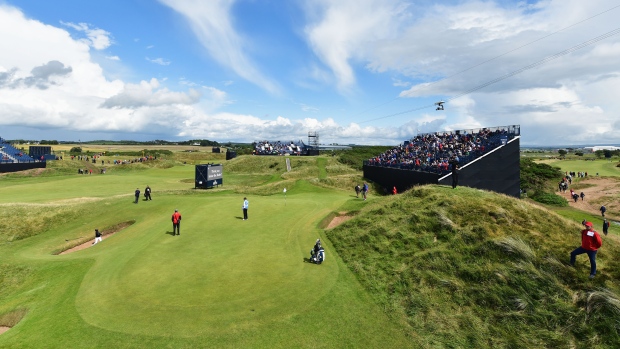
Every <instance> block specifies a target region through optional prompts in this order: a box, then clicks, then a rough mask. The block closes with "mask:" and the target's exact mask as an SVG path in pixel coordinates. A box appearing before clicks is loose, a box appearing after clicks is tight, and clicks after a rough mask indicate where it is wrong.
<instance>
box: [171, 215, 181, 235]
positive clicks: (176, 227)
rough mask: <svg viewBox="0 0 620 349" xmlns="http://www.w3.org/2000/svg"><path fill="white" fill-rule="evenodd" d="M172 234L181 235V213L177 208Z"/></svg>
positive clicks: (173, 219) (173, 217) (173, 218)
mask: <svg viewBox="0 0 620 349" xmlns="http://www.w3.org/2000/svg"><path fill="white" fill-rule="evenodd" d="M172 235H181V214H180V213H179V210H176V209H175V210H174V213H173V214H172Z"/></svg>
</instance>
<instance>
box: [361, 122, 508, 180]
mask: <svg viewBox="0 0 620 349" xmlns="http://www.w3.org/2000/svg"><path fill="white" fill-rule="evenodd" d="M517 132H518V131H517ZM516 135H518V134H517V133H515V131H512V132H510V131H508V130H507V129H506V128H501V127H498V128H483V129H480V130H476V132H472V130H469V131H467V130H464V131H446V132H434V133H426V134H419V135H417V136H416V137H414V138H412V139H411V140H409V141H405V142H404V143H403V144H401V145H398V146H396V147H394V148H392V149H390V150H388V151H386V152H385V153H383V154H380V155H377V156H376V157H373V158H371V159H368V161H366V162H365V164H366V165H370V166H382V167H394V168H401V169H409V170H417V171H424V172H435V173H441V174H444V173H448V172H449V171H450V168H449V162H450V159H451V158H452V157H453V156H454V157H455V159H456V161H458V163H459V166H463V165H465V164H466V163H468V162H470V161H472V160H474V159H476V158H478V157H480V156H481V155H483V154H485V153H486V152H489V151H491V150H493V149H495V148H497V147H498V146H500V145H502V143H504V144H505V143H506V142H507V141H508V140H509V139H512V138H514V136H516Z"/></svg>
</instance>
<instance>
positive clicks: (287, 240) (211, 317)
mask: <svg viewBox="0 0 620 349" xmlns="http://www.w3.org/2000/svg"><path fill="white" fill-rule="evenodd" d="M332 196H333V197H332V198H329V199H328V200H326V198H325V197H324V195H321V196H316V195H314V199H313V198H312V197H313V196H312V195H303V196H292V197H289V198H287V201H286V206H285V202H284V200H283V198H282V197H279V196H278V197H256V198H250V210H249V218H250V219H249V220H247V221H243V220H242V219H240V218H241V202H242V198H241V197H240V196H239V195H235V196H230V195H226V196H224V195H222V196H215V197H205V196H188V197H185V198H184V203H183V206H184V207H185V209H183V210H180V211H181V213H182V214H183V220H182V222H181V235H180V236H172V235H171V234H170V233H169V232H171V228H172V227H171V223H170V219H169V217H168V216H169V215H170V214H171V212H153V213H152V216H153V219H151V220H148V221H145V222H136V224H134V225H133V226H132V227H131V228H128V229H127V232H124V234H128V235H131V236H132V237H131V239H129V240H127V239H124V241H123V242H122V243H123V244H124V245H123V246H117V245H112V244H109V245H112V246H103V244H101V245H99V246H96V247H95V248H93V249H92V250H93V251H90V252H94V251H95V249H99V250H102V249H104V248H106V249H107V250H108V251H106V253H98V256H97V262H96V264H95V265H94V266H93V267H92V268H91V269H90V271H89V272H88V273H87V274H86V276H85V277H84V280H83V282H82V285H81V287H80V290H79V293H78V296H77V299H76V306H77V309H78V311H79V313H80V315H81V316H82V317H83V318H84V320H86V321H87V322H88V323H90V324H92V325H95V326H97V327H101V328H105V329H108V330H112V331H119V332H125V333H134V334H148V335H154V334H157V335H174V336H198V335H202V334H205V332H215V331H218V332H220V331H226V330H233V329H239V328H247V327H250V328H251V327H257V326H265V325H268V324H269V323H272V322H274V321H278V320H281V319H285V318H290V317H293V316H296V315H299V314H300V313H303V312H304V311H305V310H306V309H307V308H309V307H312V306H314V304H315V303H316V302H317V301H318V300H319V299H321V298H322V297H323V296H324V295H325V294H326V293H328V292H329V291H330V289H331V288H332V286H333V285H334V283H335V281H336V280H337V278H338V273H339V269H338V264H337V263H334V262H332V263H324V264H323V265H321V266H317V265H314V264H310V263H306V262H304V258H307V257H308V256H307V254H308V252H309V250H310V248H311V247H312V244H313V242H314V240H315V239H316V237H317V231H316V230H317V229H316V227H314V226H306V224H305V222H312V221H317V220H318V219H319V218H320V217H322V216H325V215H326V214H327V213H328V212H329V209H330V207H326V205H325V202H329V201H331V202H332V204H333V205H334V206H336V207H337V206H338V205H341V204H342V203H343V202H344V200H346V199H347V198H346V197H343V196H342V195H334V194H332ZM170 199H172V198H170ZM330 199H331V200H330ZM141 204H142V203H141ZM148 204H150V203H148ZM148 204H147V203H144V204H143V205H144V206H146V205H148ZM138 206H140V205H138ZM210 218H217V219H210ZM112 241H113V240H112V239H108V240H107V241H106V242H110V243H111V242H112ZM328 253H329V249H328ZM328 258H329V256H328ZM283 302H285V303H286V306H283Z"/></svg>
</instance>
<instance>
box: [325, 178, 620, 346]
mask: <svg viewBox="0 0 620 349" xmlns="http://www.w3.org/2000/svg"><path fill="white" fill-rule="evenodd" d="M461 189H462V190H460V191H459V192H458V193H454V192H453V191H449V190H447V189H445V188H442V187H436V186H425V187H420V188H415V189H412V190H411V191H408V192H406V193H404V194H402V195H398V196H391V197H384V198H382V199H381V200H378V201H376V202H375V203H373V204H372V205H369V206H368V207H366V208H364V209H363V210H362V211H361V212H360V214H358V215H356V217H355V218H353V219H351V220H349V221H347V222H345V223H343V224H342V225H341V226H339V227H337V228H334V229H333V230H330V231H329V232H327V234H328V236H329V238H330V240H331V241H332V242H333V244H334V246H335V248H336V249H337V250H338V254H339V255H340V256H341V257H342V258H343V259H344V261H345V262H346V263H347V264H348V266H349V268H350V269H351V270H352V271H353V272H354V273H355V274H356V275H357V276H358V278H359V280H360V281H361V282H362V283H363V284H364V285H365V286H366V288H367V289H368V290H369V291H370V292H371V293H372V294H373V295H374V297H375V299H376V301H378V302H380V303H381V304H382V305H383V307H384V308H385V309H386V312H387V313H389V314H392V316H393V318H394V319H395V320H398V321H402V322H404V323H406V324H407V326H408V328H409V331H411V336H416V337H418V338H420V340H421V342H422V343H423V344H422V345H421V346H422V347H435V346H436V345H438V344H439V343H441V344H440V346H441V347H458V348H465V347H471V348H474V347H475V348H512V347H515V348H516V347H519V348H550V347H571V346H574V343H590V344H592V345H594V346H601V347H609V348H611V347H618V346H620V337H618V336H617V330H614V329H616V327H617V325H618V323H619V321H620V313H618V312H617V311H616V310H617V309H618V308H617V307H616V305H617V304H618V303H617V302H616V300H617V299H618V287H617V286H616V284H615V283H614V282H613V280H616V279H617V278H618V277H619V276H620V273H619V272H618V267H620V265H619V264H620V263H619V262H618V261H617V260H616V259H615V258H613V257H612V256H614V255H615V254H617V253H618V252H619V249H618V247H617V245H616V244H612V243H605V245H604V248H603V249H601V251H600V252H599V254H598V261H599V274H598V275H597V278H596V279H594V280H593V281H588V279H587V275H588V271H589V264H588V261H587V258H586V259H585V260H584V259H583V258H582V259H578V262H577V268H576V269H573V268H570V267H568V266H567V265H566V261H567V260H568V254H569V253H570V251H571V250H572V249H574V248H575V247H577V246H579V244H580V238H579V229H580V227H579V225H578V224H576V223H571V222H569V221H567V220H565V219H563V218H561V217H559V216H557V215H555V214H553V213H551V212H550V211H548V210H546V209H543V208H540V207H538V206H533V205H530V204H527V203H525V202H522V201H519V200H516V199H512V198H508V197H506V196H503V195H497V194H493V193H488V192H483V191H479V190H474V189H469V188H461ZM599 289H605V290H606V291H605V292H604V293H602V294H599V293H592V292H595V291H598V290H599ZM575 297H577V299H580V300H582V301H578V302H575ZM588 304H590V306H588ZM588 309H591V312H597V314H601V315H599V316H594V315H591V316H588V317H585V318H584V316H583V314H584V313H586V312H588V311H589V310H588ZM611 330H614V332H610V331H611ZM601 333H606V334H608V335H600V334H601ZM613 333H616V335H614V334H613Z"/></svg>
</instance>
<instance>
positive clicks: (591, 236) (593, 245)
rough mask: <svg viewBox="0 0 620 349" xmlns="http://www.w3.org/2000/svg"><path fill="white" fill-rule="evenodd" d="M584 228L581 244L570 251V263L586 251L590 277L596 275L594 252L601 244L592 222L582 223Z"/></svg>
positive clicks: (572, 263) (573, 263) (573, 262)
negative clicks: (588, 259)
mask: <svg viewBox="0 0 620 349" xmlns="http://www.w3.org/2000/svg"><path fill="white" fill-rule="evenodd" d="M584 225H585V226H586V228H585V229H584V230H582V231H581V246H580V247H577V248H576V249H575V250H574V251H573V252H571V253H570V265H572V266H575V258H576V257H577V256H578V255H580V254H583V253H587V254H588V257H589V258H590V279H592V278H594V275H596V252H597V251H598V249H599V248H601V246H602V245H603V240H602V239H601V235H599V233H598V232H596V231H595V230H594V228H592V222H586V223H585V224H584Z"/></svg>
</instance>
